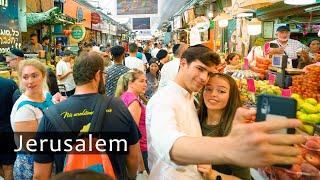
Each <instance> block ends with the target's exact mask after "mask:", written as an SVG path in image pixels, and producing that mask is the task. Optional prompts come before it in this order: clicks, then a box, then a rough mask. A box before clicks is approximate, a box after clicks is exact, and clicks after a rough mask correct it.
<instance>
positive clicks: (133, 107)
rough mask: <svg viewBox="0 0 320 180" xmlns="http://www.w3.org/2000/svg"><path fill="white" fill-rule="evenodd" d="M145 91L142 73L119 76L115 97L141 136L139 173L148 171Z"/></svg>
mask: <svg viewBox="0 0 320 180" xmlns="http://www.w3.org/2000/svg"><path fill="white" fill-rule="evenodd" d="M146 89H147V78H146V75H145V74H144V72H142V71H140V70H138V69H132V70H130V71H128V72H127V73H125V74H123V75H122V76H120V78H119V80H118V83H117V88H116V92H115V97H120V98H121V100H122V101H123V102H124V103H125V105H126V106H127V107H128V109H129V111H130V113H131V115H132V117H133V119H134V120H135V122H136V124H137V126H138V127H139V130H140V133H141V135H142V137H141V139H140V149H141V153H142V156H140V162H139V172H143V171H144V170H147V171H148V165H147V159H148V158H147V157H148V153H147V134H146V121H145V120H146V107H145V104H144V101H145V97H144V93H145V91H146Z"/></svg>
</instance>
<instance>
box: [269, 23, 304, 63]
mask: <svg viewBox="0 0 320 180" xmlns="http://www.w3.org/2000/svg"><path fill="white" fill-rule="evenodd" d="M276 37H277V39H275V40H273V41H270V42H269V43H270V44H271V43H273V44H277V45H278V47H277V48H272V47H270V55H274V54H280V55H282V54H284V55H287V56H288V58H289V60H288V64H289V67H291V66H292V60H293V59H294V60H297V59H298V56H297V52H298V51H301V49H302V50H307V49H308V47H307V46H305V45H304V44H302V43H301V42H300V41H297V40H294V39H290V28H289V27H288V26H280V27H278V28H277V32H276ZM297 65H298V63H295V65H294V67H295V66H297Z"/></svg>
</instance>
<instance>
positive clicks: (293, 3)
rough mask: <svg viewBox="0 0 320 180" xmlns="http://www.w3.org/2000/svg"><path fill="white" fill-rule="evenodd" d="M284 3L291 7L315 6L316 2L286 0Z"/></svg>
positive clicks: (314, 0)
mask: <svg viewBox="0 0 320 180" xmlns="http://www.w3.org/2000/svg"><path fill="white" fill-rule="evenodd" d="M284 3H285V4H290V5H310V4H315V3H316V0H284Z"/></svg>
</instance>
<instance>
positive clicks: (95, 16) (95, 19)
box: [91, 12, 101, 24]
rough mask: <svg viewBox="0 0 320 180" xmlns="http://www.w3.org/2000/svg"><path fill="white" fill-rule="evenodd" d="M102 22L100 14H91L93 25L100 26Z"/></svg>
mask: <svg viewBox="0 0 320 180" xmlns="http://www.w3.org/2000/svg"><path fill="white" fill-rule="evenodd" d="M100 22H101V17H100V14H98V13H96V12H93V13H91V23H92V24H99V23H100Z"/></svg>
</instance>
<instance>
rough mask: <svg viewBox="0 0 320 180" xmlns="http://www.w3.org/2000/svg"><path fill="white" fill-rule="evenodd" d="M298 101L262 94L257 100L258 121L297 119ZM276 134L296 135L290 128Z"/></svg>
mask: <svg viewBox="0 0 320 180" xmlns="http://www.w3.org/2000/svg"><path fill="white" fill-rule="evenodd" d="M296 112H297V101H296V100H295V99H293V98H289V97H282V96H273V95H267V94H262V95H259V96H258V100H257V115H256V121H257V122H259V121H265V120H268V119H279V120H287V119H288V118H296ZM275 133H285V134H294V133H295V129H294V128H288V129H286V130H284V131H281V132H280V131H277V132H275Z"/></svg>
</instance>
